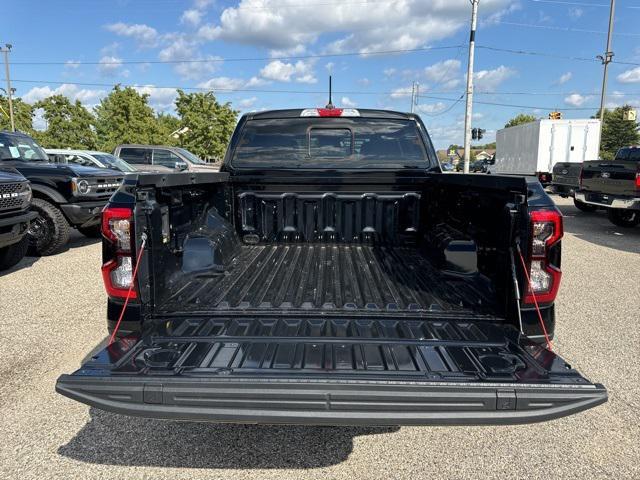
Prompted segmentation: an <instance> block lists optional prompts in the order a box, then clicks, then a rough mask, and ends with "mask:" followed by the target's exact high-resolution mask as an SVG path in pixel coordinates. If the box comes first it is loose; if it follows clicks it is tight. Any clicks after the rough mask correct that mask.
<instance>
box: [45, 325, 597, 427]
mask: <svg viewBox="0 0 640 480" xmlns="http://www.w3.org/2000/svg"><path fill="white" fill-rule="evenodd" d="M56 390H57V391H58V392H59V393H61V394H63V395H65V396H67V397H70V398H73V399H75V400H78V401H80V402H83V403H86V404H88V405H92V406H95V407H97V408H100V409H104V410H108V411H112V412H117V413H122V414H127V415H138V416H143V417H153V418H163V419H173V420H197V421H213V422H238V423H268V424H273V423H290V424H328V425H363V424H367V425H425V424H513V423H527V422H537V421H543V420H549V419H553V418H558V417H562V416H565V415H569V414H572V413H576V412H579V411H581V410H586V409H588V408H591V407H594V406H596V405H599V404H601V403H604V402H605V401H606V400H607V392H606V390H605V388H604V387H603V386H602V385H599V384H592V383H590V382H589V381H588V380H586V379H585V378H584V377H582V376H581V375H580V374H579V373H578V372H577V371H575V370H573V369H572V368H571V367H570V366H569V365H567V364H566V363H565V361H564V360H562V358H560V357H559V356H557V355H556V354H554V353H552V352H550V351H548V350H546V349H545V348H543V347H541V346H539V345H536V344H533V343H530V342H528V341H526V340H523V339H521V338H520V336H519V334H518V332H517V331H516V330H515V329H513V328H512V327H509V326H505V325H501V324H497V323H488V322H464V321H455V322H453V321H446V320H438V321H432V320H413V319H406V320H385V319H382V318H381V319H371V320H355V319H347V318H344V319H314V318H309V319H301V318H298V319H289V318H287V319H282V318H272V319H256V318H226V319H220V318H211V319H206V320H203V319H201V318H198V319H196V318H191V319H187V318H183V319H173V320H171V319H167V320H166V321H163V322H162V325H161V326H159V327H156V329H155V330H154V331H152V332H150V333H148V334H146V335H144V336H143V337H141V338H134V337H125V338H123V339H121V340H120V341H118V342H117V343H114V344H112V345H110V346H108V347H107V348H105V349H104V350H102V351H101V352H99V353H98V354H96V355H95V356H94V357H92V358H91V359H90V360H89V361H88V362H87V363H85V364H84V365H83V366H82V367H81V368H80V369H79V370H78V371H76V372H75V373H73V374H71V375H62V376H61V377H60V378H59V379H58V382H57V385H56Z"/></svg>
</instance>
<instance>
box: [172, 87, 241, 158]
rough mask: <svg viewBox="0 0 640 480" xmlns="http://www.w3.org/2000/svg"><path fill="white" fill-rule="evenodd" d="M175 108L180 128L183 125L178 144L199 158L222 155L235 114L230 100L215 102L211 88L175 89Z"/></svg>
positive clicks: (235, 119)
mask: <svg viewBox="0 0 640 480" xmlns="http://www.w3.org/2000/svg"><path fill="white" fill-rule="evenodd" d="M176 111H177V112H178V115H179V117H180V128H186V129H187V130H186V131H185V133H183V134H182V135H180V138H179V140H178V144H179V145H180V146H181V147H184V148H186V149H187V150H190V151H191V152H193V153H195V154H196V155H198V156H200V157H201V158H215V159H220V158H222V157H223V155H224V152H225V149H226V148H227V144H228V143H229V139H230V138H231V134H232V133H233V129H234V128H235V125H236V121H237V115H238V112H237V111H236V110H233V109H232V108H231V104H230V103H225V104H221V103H219V102H218V101H217V100H216V97H215V96H214V95H213V92H206V93H201V92H197V93H185V92H183V91H182V90H178V98H176Z"/></svg>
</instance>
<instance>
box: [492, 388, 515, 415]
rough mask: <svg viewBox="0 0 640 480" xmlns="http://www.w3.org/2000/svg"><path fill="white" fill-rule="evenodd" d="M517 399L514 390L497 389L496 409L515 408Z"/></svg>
mask: <svg viewBox="0 0 640 480" xmlns="http://www.w3.org/2000/svg"><path fill="white" fill-rule="evenodd" d="M517 400H518V397H517V396H516V392H515V390H498V391H497V392H496V410H515V409H516V402H517Z"/></svg>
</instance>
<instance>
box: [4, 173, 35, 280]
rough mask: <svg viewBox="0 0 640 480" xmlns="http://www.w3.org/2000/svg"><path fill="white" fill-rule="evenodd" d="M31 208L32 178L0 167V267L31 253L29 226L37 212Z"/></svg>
mask: <svg viewBox="0 0 640 480" xmlns="http://www.w3.org/2000/svg"><path fill="white" fill-rule="evenodd" d="M0 167H2V165H1V164H0ZM30 207H31V187H30V186H29V181H28V180H27V179H26V178H24V177H23V176H22V175H20V174H19V173H18V172H16V171H15V170H14V171H11V170H3V169H2V168H0V270H6V269H8V268H11V267H13V266H14V265H16V264H17V263H18V262H19V261H20V260H22V258H23V257H24V256H25V255H26V253H27V247H28V239H27V229H28V228H29V223H30V222H31V221H32V220H33V219H34V218H35V217H36V215H37V214H36V213H34V212H32V211H30V210H29V209H30Z"/></svg>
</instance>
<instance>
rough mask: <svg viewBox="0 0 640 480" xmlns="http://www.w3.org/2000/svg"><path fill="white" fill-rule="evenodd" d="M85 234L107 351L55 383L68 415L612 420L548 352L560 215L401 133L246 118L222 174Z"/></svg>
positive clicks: (392, 121)
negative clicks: (97, 271)
mask: <svg viewBox="0 0 640 480" xmlns="http://www.w3.org/2000/svg"><path fill="white" fill-rule="evenodd" d="M102 226H103V235H104V237H105V240H104V243H103V261H104V264H103V267H102V271H103V277H104V281H105V285H106V290H107V293H108V295H109V309H108V311H109V313H108V315H109V327H110V329H111V330H112V331H113V330H114V329H116V332H114V333H116V335H113V337H115V338H116V341H115V342H114V343H110V344H109V345H108V346H107V347H106V348H104V349H103V350H101V351H98V352H97V353H96V354H95V355H93V356H92V357H91V358H90V359H89V360H88V361H87V362H86V363H84V364H83V365H82V367H81V368H80V369H79V370H77V371H76V372H75V373H73V374H71V375H62V376H61V377H60V378H59V379H58V382H57V385H56V390H57V391H58V392H59V393H61V394H63V395H66V396H68V397H70V398H72V399H75V400H78V401H80V402H84V403H86V404H89V405H92V406H95V407H98V408H101V409H105V410H109V411H113V412H118V413H124V414H129V415H139V416H144V417H154V418H165V419H180V420H203V421H215V422H240V423H293V424H329V425H337V424H343V425H346V424H361V425H363V424H369V425H383V424H387V425H388V424H394V425H398V424H402V425H409V424H412V425H420V424H510V423H525V422H536V421H542V420H548V419H552V418H556V417H561V416H564V415H568V414H571V413H575V412H578V411H581V410H585V409H588V408H591V407H593V406H595V405H598V404H601V403H603V402H605V401H606V399H607V393H606V390H605V388H604V387H603V386H602V385H599V384H594V383H591V382H590V381H589V380H587V379H585V378H584V377H582V376H581V375H580V374H579V373H578V372H577V371H576V370H574V369H573V368H572V367H571V366H570V365H569V364H567V363H566V362H565V361H564V360H563V359H562V358H560V357H559V356H558V355H557V354H555V353H553V352H552V351H550V350H549V349H547V348H545V346H544V342H545V331H546V334H547V335H548V336H549V337H553V331H554V325H555V315H554V300H555V297H556V294H557V292H558V287H559V282H560V277H561V272H560V243H561V238H562V233H563V230H562V216H561V215H560V213H559V211H558V210H557V209H556V207H555V206H554V204H553V203H552V202H551V200H550V199H549V197H548V196H547V195H546V194H545V193H544V191H543V189H542V187H541V186H540V183H539V182H538V181H537V180H536V179H534V178H532V179H525V178H523V177H502V176H497V175H462V174H461V175H453V174H443V173H442V171H441V169H440V165H439V164H438V161H437V158H436V154H435V151H434V148H433V146H432V144H431V140H430V139H429V136H428V135H427V131H426V129H425V126H424V124H423V123H422V121H421V120H420V118H419V117H417V116H415V115H410V114H404V113H396V112H389V111H379V110H359V111H358V110H352V109H344V110H342V109H305V110H281V111H269V112H261V113H254V114H248V115H245V116H244V117H242V119H241V120H240V122H239V124H238V126H237V128H236V130H235V132H234V134H233V136H232V139H231V142H230V146H229V148H228V151H227V153H226V156H225V159H224V164H223V167H222V171H221V172H220V173H177V174H172V175H161V174H155V175H154V174H152V175H145V176H139V177H138V178H137V179H136V178H134V177H133V176H128V177H127V178H126V179H125V182H124V185H123V186H122V188H120V190H119V191H118V192H117V193H116V194H115V195H114V196H113V197H112V199H111V200H110V202H109V205H108V207H107V208H106V209H105V211H104V213H103V219H102ZM136 267H137V272H136ZM136 273H137V275H136ZM528 278H530V279H531V283H529V282H528V280H527V279H528ZM132 279H135V280H134V281H133V283H132ZM126 299H130V300H131V302H130V305H129V306H128V307H127V309H126V310H123V302H125V301H126ZM536 304H537V305H538V306H539V310H537V309H536ZM121 312H125V313H126V314H125V315H124V316H123V317H122V318H123V320H122V323H121V324H120V325H119V329H118V325H117V322H116V320H117V319H118V318H119V316H120V314H121Z"/></svg>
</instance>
